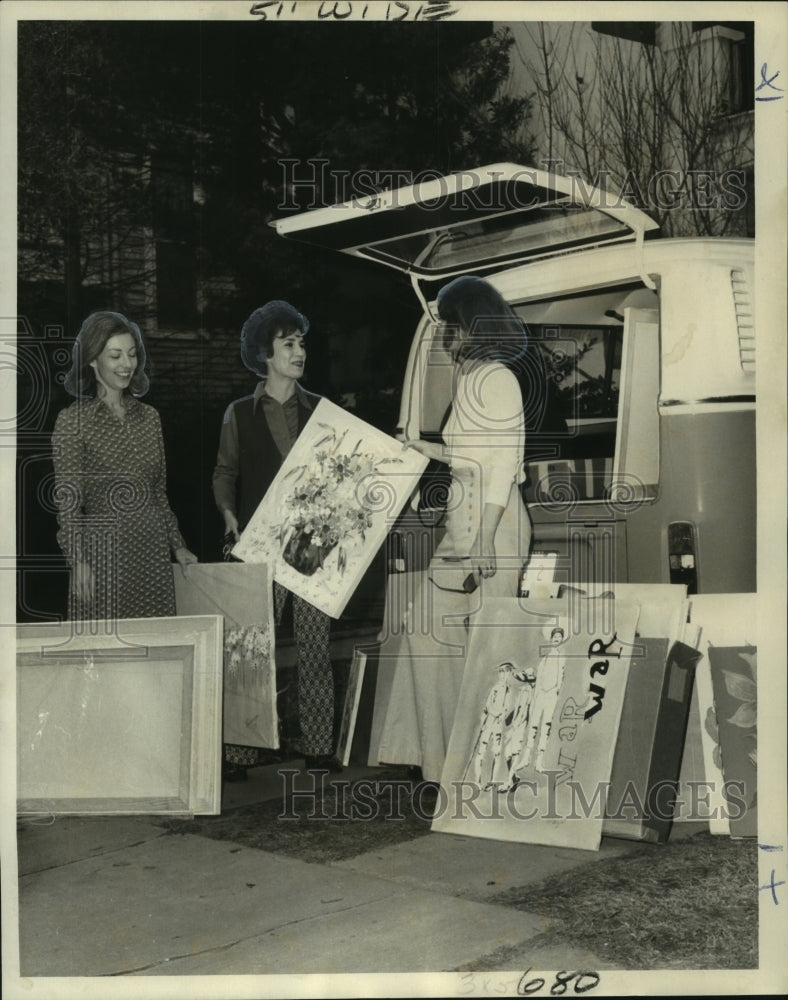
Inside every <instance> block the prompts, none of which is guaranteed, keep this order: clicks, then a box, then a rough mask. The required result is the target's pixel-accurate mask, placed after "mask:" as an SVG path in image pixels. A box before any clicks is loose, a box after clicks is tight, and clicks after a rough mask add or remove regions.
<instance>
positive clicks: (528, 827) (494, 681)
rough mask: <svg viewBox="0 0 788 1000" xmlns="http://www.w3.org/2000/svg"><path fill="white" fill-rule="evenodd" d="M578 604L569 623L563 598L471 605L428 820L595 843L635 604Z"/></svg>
mask: <svg viewBox="0 0 788 1000" xmlns="http://www.w3.org/2000/svg"><path fill="white" fill-rule="evenodd" d="M602 601H607V604H606V605H605V607H604V608H602V607H601V602H602ZM598 605H600V606H598ZM584 609H585V615H584V616H583V617H582V618H581V619H579V620H577V619H576V620H575V621H574V622H572V623H571V624H570V618H569V614H568V611H569V609H568V605H567V602H566V601H564V600H562V599H552V600H537V601H529V600H525V599H520V600H519V601H517V600H514V601H512V600H507V599H500V598H499V599H494V600H492V599H491V600H487V601H483V602H482V606H481V608H480V610H479V611H478V612H477V614H475V615H473V616H472V618H471V620H470V634H469V640H468V656H467V661H466V666H465V671H464V674H463V680H462V685H461V688H460V695H459V701H458V705H457V713H456V716H455V719H454V725H453V727H452V732H451V736H450V739H449V746H448V751H447V755H446V763H445V766H444V770H443V774H442V777H441V790H440V798H439V802H438V808H437V809H436V813H435V817H434V819H433V824H432V829H433V830H436V831H440V832H443V833H459V834H462V835H464V836H476V837H485V838H488V839H492V840H511V841H520V842H525V843H532V844H550V845H556V846H561V847H576V848H584V849H587V850H597V849H598V848H599V844H600V841H601V836H602V823H603V820H604V816H605V802H606V791H607V789H608V787H609V784H610V774H611V768H612V763H613V754H614V751H615V746H616V739H617V737H618V727H619V722H620V719H621V711H622V706H623V703H624V694H625V691H626V685H627V677H628V672H629V669H630V663H631V661H633V651H635V650H636V642H637V640H636V639H635V628H636V625H637V619H638V607H637V605H635V604H631V603H623V602H620V601H617V600H615V599H603V598H600V599H598V600H589V601H587V602H584ZM603 610H604V614H603V613H601V612H602V611H603ZM493 635H494V636H495V642H491V641H490V637H491V636H493ZM633 662H634V661H633ZM632 669H636V667H635V666H632Z"/></svg>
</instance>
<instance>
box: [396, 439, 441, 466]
mask: <svg viewBox="0 0 788 1000" xmlns="http://www.w3.org/2000/svg"><path fill="white" fill-rule="evenodd" d="M402 447H403V448H412V449H413V450H414V451H417V452H419V454H420V455H424V457H425V458H429V459H432V460H433V461H435V462H445V461H446V448H445V446H444V445H442V444H438V443H437V442H436V441H421V440H418V439H415V438H414V439H413V440H410V441H404V442H403V443H402Z"/></svg>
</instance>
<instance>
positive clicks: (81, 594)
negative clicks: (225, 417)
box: [52, 312, 197, 620]
mask: <svg viewBox="0 0 788 1000" xmlns="http://www.w3.org/2000/svg"><path fill="white" fill-rule="evenodd" d="M148 385H149V383H148V377H147V376H146V374H145V348H144V346H143V343H142V337H141V336H140V331H139V327H138V326H137V325H136V324H135V323H132V322H131V321H130V320H128V319H126V317H125V316H122V315H120V313H114V312H96V313H93V314H92V315H90V316H88V318H87V319H86V320H85V322H84V323H83V324H82V329H81V330H80V331H79V335H78V336H77V339H76V342H75V344H74V349H73V354H72V367H71V370H70V371H69V373H68V375H67V376H66V380H65V387H66V389H67V390H68V392H70V393H71V395H73V396H76V397H77V401H76V402H75V403H72V405H71V406H69V407H67V408H66V409H65V410H62V411H61V412H60V413H59V414H58V418H57V421H56V423H55V430H54V433H53V435H52V448H53V462H54V466H55V503H56V506H57V510H58V527H59V530H58V535H57V538H58V544H59V545H60V547H61V549H62V550H63V553H64V554H65V556H66V559H67V561H68V564H69V568H70V571H71V576H70V586H69V609H68V610H69V618H71V619H76V620H103V619H117V618H160V617H161V618H163V617H169V616H172V615H174V614H175V591H174V584H173V579H172V556H174V557H175V559H176V561H177V562H178V563H179V564H180V565H181V566H186V565H187V564H189V563H194V562H197V557H196V556H195V555H193V554H192V553H191V552H190V551H189V549H188V548H187V547H186V543H185V542H184V540H183V538H182V536H181V534H180V532H179V530H178V522H177V520H176V517H175V515H174V514H173V512H172V510H171V509H170V505H169V503H168V501H167V494H166V470H165V463H164V446H163V441H162V433H161V422H160V420H159V415H158V413H157V412H156V410H154V409H153V407H152V406H148V405H147V404H145V403H141V402H140V401H139V399H138V397H139V396H143V395H144V394H145V393H146V392H147V390H148Z"/></svg>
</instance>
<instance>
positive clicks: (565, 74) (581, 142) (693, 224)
mask: <svg viewBox="0 0 788 1000" xmlns="http://www.w3.org/2000/svg"><path fill="white" fill-rule="evenodd" d="M695 28H696V26H693V24H692V22H680V23H671V24H662V25H660V26H658V28H657V39H656V42H657V44H653V41H654V40H653V39H652V43H648V42H646V43H644V42H638V41H630V40H626V39H623V38H621V37H616V36H613V37H611V36H610V35H607V34H601V33H598V32H590V31H588V29H587V27H584V26H582V25H577V24H565V25H564V24H562V25H547V24H539V25H536V26H535V27H533V28H529V29H528V39H529V42H530V45H529V48H530V54H529V55H527V56H524V57H523V59H524V63H525V65H526V66H527V68H528V71H529V73H530V76H531V79H532V80H533V84H534V86H535V88H536V94H537V96H538V104H539V109H540V113H541V117H542V124H543V130H544V147H543V150H542V151H543V153H544V154H545V157H546V159H547V160H548V161H551V162H556V161H558V162H560V163H562V164H564V165H565V169H566V171H567V172H572V171H577V172H578V173H580V174H581V175H582V176H583V177H584V179H585V180H586V181H591V182H595V183H597V184H598V186H601V187H603V188H608V189H612V190H615V191H617V192H620V193H622V194H623V195H624V196H625V197H626V198H627V199H628V200H630V201H632V202H633V203H634V204H635V205H637V206H638V207H640V208H643V209H644V210H646V211H647V212H648V213H649V214H651V215H652V216H653V217H654V218H655V219H656V221H657V222H659V224H660V226H661V229H662V232H663V234H664V235H674V236H678V235H701V236H724V235H732V234H733V235H742V234H744V232H745V231H746V229H747V228H748V227H749V226H750V225H751V221H750V220H751V217H750V216H749V215H748V214H746V213H745V212H743V211H741V209H742V208H744V207H745V202H746V199H747V192H746V190H745V187H746V183H747V181H746V174H747V171H748V170H749V168H750V167H751V164H752V160H753V130H754V121H753V116H752V114H751V113H750V114H748V113H746V110H745V111H744V113H741V114H732V112H733V111H734V110H735V109H736V104H735V101H736V99H737V98H735V96H733V98H732V88H734V86H735V85H736V66H735V65H734V63H733V60H734V58H735V52H734V48H733V47H732V46H730V45H728V44H727V42H725V40H723V41H722V42H721V41H720V40H719V39H717V38H716V37H713V36H712V37H702V36H701V34H699V32H698V31H697V30H695ZM743 84H744V86H745V87H746V86H747V85H749V81H748V80H746V79H744V80H743ZM732 100H733V102H734V103H733V104H732ZM738 100H739V101H740V102H741V103H744V104H746V101H743V100H742V97H741V95H740V96H739V98H738ZM749 207H750V208H751V206H749Z"/></svg>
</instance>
